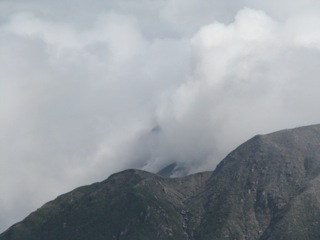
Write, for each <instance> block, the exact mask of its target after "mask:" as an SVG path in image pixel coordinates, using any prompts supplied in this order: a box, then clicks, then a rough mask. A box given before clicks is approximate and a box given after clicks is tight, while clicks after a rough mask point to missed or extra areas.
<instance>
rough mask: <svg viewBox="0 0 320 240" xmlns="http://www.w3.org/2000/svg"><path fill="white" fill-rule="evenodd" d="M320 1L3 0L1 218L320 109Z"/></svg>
mask: <svg viewBox="0 0 320 240" xmlns="http://www.w3.org/2000/svg"><path fill="white" fill-rule="evenodd" d="M319 11H320V10H319V3H318V2H316V1H295V2H294V3H292V2H289V1H282V2H281V3H279V2H275V3H273V1H271V2H270V1H269V2H264V3H261V2H257V1H236V2H234V1H231V0H230V1H224V3H223V4H222V3H221V1H211V2H207V1H203V2H201V1H200V2H199V1H194V0H188V1H171V0H166V1H143V0H135V1H124V0H123V1H101V0H94V1H92V2H90V5H88V3H87V1H79V0H78V1H71V0H70V1H68V2H65V1H54V2H52V1H51V2H50V1H37V0H32V1H28V3H26V2H25V1H22V0H21V1H19V0H17V1H14V2H13V1H1V3H0V131H1V133H2V134H1V138H0V176H1V181H0V189H1V190H2V194H1V196H0V212H1V214H0V230H4V229H5V228H7V227H8V226H9V225H10V224H13V223H14V222H16V221H18V220H21V219H22V218H23V217H24V216H26V214H27V213H29V212H30V211H32V210H34V209H35V208H37V207H39V205H40V204H42V203H44V202H45V201H48V200H50V199H52V198H54V197H55V196H56V195H58V194H61V193H63V192H65V191H68V190H71V189H72V188H74V187H76V186H79V185H82V184H88V183H91V182H93V181H99V180H103V179H104V178H106V177H108V175H109V174H111V173H113V172H116V171H119V170H123V169H125V168H131V167H138V168H142V169H146V170H150V171H157V170H159V169H160V168H161V167H163V166H165V165H166V164H169V163H171V162H172V161H176V162H177V163H179V164H180V165H185V166H186V167H187V168H189V170H190V172H196V171H200V170H212V169H214V167H215V165H216V164H217V162H219V161H220V160H221V159H222V158H223V157H224V156H225V154H227V153H228V151H230V150H232V149H233V148H234V147H236V146H237V145H238V144H240V143H241V142H242V141H244V140H246V139H247V138H249V137H251V136H252V135H254V134H258V133H266V132H270V131H275V130H278V129H281V128H288V127H295V126H300V125H306V124H311V123H317V122H319V120H320V114H319V113H318V112H317V111H316V110H315V105H316V103H317V102H318V101H319V100H320V99H319V94H318V89H319V87H320V86H319V84H320V83H319V81H318V79H317V76H319V71H320V70H319V69H318V66H317V65H318V64H317V63H318V62H319V60H320V59H319V58H320V54H319V48H320V31H319V30H318V27H317V26H319V23H320V18H319V17H318V15H319Z"/></svg>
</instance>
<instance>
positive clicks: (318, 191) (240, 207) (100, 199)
mask: <svg viewBox="0 0 320 240" xmlns="http://www.w3.org/2000/svg"><path fill="white" fill-rule="evenodd" d="M319 174H320V125H314V126H308V127H302V128H296V129H292V130H284V131H279V132H276V133H272V134H268V135H262V136H256V137H254V138H252V139H250V140H249V141H247V142H246V143H244V144H242V145H241V146H239V147H238V148H237V149H236V150H234V151H233V152H231V153H230V154H229V155H228V156H227V157H226V158H225V159H224V160H223V161H222V162H221V163H220V164H219V165H218V166H217V168H216V169H215V171H214V172H204V173H198V174H195V175H191V176H188V177H183V178H175V179H170V178H163V177H161V176H158V175H155V174H151V173H147V172H143V171H138V170H127V171H124V172H121V173H118V174H114V175H112V176H110V177H109V178H108V179H107V180H105V181H104V182H101V183H95V184H93V185H90V186H85V187H81V188H78V189H76V190H74V191H72V192H70V193H67V194H64V195H61V196H59V197H58V198H57V199H55V200H54V201H52V202H49V203H47V204H45V205H44V206H43V207H41V208H40V209H38V210H37V211H35V212H34V213H32V214H30V215H29V216H28V217H27V218H26V219H25V220H23V221H22V222H20V223H17V224H15V225H13V226H12V227H11V228H9V229H8V230H7V231H5V232H4V233H2V234H1V235H0V240H25V239H28V240H51V239H52V240H53V239H55V240H56V239H61V240H73V239H74V240H76V239H77V240H82V239H90V240H100V239H101V240H102V239H124V240H126V239H186V240H198V239H199V240H200V239H201V240H203V239H204V240H205V239H210V240H211V239H239V240H240V239H241V240H242V239H250V240H251V239H259V240H278V239H283V240H295V239H296V240H301V239H310V240H313V239H314V240H316V239H320V175H319Z"/></svg>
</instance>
